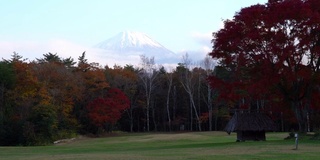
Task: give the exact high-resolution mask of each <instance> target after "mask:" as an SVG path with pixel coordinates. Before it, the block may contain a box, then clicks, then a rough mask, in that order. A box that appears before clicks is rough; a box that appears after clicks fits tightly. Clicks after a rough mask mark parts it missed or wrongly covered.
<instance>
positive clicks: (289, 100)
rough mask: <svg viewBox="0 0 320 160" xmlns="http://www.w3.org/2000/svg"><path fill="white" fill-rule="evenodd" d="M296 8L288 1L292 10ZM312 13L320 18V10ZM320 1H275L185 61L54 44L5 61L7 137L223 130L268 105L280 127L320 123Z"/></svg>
mask: <svg viewBox="0 0 320 160" xmlns="http://www.w3.org/2000/svg"><path fill="white" fill-rule="evenodd" d="M285 8H288V9H285ZM310 17H311V18H310ZM319 24H320V1H317V0H307V1H301V0H270V1H269V2H268V3H267V4H264V5H260V4H257V5H253V6H250V7H247V8H243V9H241V11H240V12H238V13H236V15H235V16H234V18H233V19H232V20H226V21H224V28H223V29H221V30H219V31H217V32H214V33H213V40H212V44H213V50H212V52H211V53H209V55H208V56H207V57H205V58H204V59H203V61H201V62H193V61H192V59H190V58H189V57H188V54H185V55H184V56H183V58H182V59H181V62H180V63H178V64H177V67H176V68H165V67H162V66H160V65H158V64H157V63H156V61H155V58H154V57H147V56H146V55H141V57H140V65H139V66H132V65H130V64H127V65H126V66H117V65H114V66H112V67H110V66H108V65H106V66H101V65H100V64H98V63H96V62H89V61H88V60H87V59H86V52H83V53H82V54H80V55H79V58H78V59H77V60H74V59H73V58H71V57H69V58H65V57H60V56H59V55H58V53H55V54H53V53H50V52H48V53H45V54H43V57H39V58H37V59H36V60H32V61H27V59H24V58H23V57H22V56H21V55H19V54H18V53H16V52H14V53H13V55H12V57H11V59H2V60H1V61H0V145H45V144H50V143H52V142H53V141H54V140H58V139H63V138H68V137H74V136H75V135H77V134H86V135H89V134H90V135H99V134H102V133H106V132H112V131H124V132H176V131H213V130H223V129H224V127H225V125H226V123H227V122H228V121H229V120H230V118H231V117H232V115H233V114H234V113H235V112H237V111H239V110H247V111H255V112H264V113H266V114H267V115H268V116H270V117H271V118H272V120H273V121H274V122H275V124H276V131H300V132H309V131H318V130H319V128H320V126H319V124H320V112H319V111H320V107H319V103H320V101H319V96H320V90H319V87H320V34H319V33H320V25H319Z"/></svg>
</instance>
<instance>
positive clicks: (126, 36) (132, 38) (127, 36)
mask: <svg viewBox="0 0 320 160" xmlns="http://www.w3.org/2000/svg"><path fill="white" fill-rule="evenodd" d="M120 35H121V37H122V38H121V45H122V46H123V47H129V46H136V47H138V46H143V45H149V46H154V47H162V46H161V44H159V43H158V42H156V41H154V40H152V39H151V38H150V37H148V36H147V35H146V34H144V33H140V32H130V31H124V32H121V33H120Z"/></svg>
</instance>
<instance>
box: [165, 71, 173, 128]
mask: <svg viewBox="0 0 320 160" xmlns="http://www.w3.org/2000/svg"><path fill="white" fill-rule="evenodd" d="M172 76H173V72H172V70H170V72H167V73H166V77H167V80H168V92H167V102H166V105H167V116H168V122H169V131H171V117H170V94H171V88H172V81H173V78H172Z"/></svg>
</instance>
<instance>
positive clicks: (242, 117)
mask: <svg viewBox="0 0 320 160" xmlns="http://www.w3.org/2000/svg"><path fill="white" fill-rule="evenodd" d="M224 130H225V131H226V132H228V133H229V134H230V133H231V132H235V131H274V130H275V124H274V123H273V121H272V119H271V118H270V117H268V116H267V115H266V114H264V113H239V112H236V113H235V114H234V115H233V117H232V118H231V119H230V121H229V122H228V124H227V126H226V127H225V129H224Z"/></svg>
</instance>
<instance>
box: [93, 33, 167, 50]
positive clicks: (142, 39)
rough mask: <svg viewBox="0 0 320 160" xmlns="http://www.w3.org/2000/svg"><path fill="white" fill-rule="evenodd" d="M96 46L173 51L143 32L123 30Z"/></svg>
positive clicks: (102, 47) (106, 48) (110, 48)
mask: <svg viewBox="0 0 320 160" xmlns="http://www.w3.org/2000/svg"><path fill="white" fill-rule="evenodd" d="M95 47H96V48H100V49H104V50H109V51H116V52H122V53H124V52H153V53H155V52H163V53H173V52H172V51H170V50H168V49H166V48H165V47H163V46H162V45H161V44H160V43H158V42H156V41H155V40H153V39H151V38H150V37H149V36H147V35H146V34H144V33H141V32H133V31H124V32H120V33H118V34H117V35H115V36H114V37H112V38H110V39H108V40H106V41H103V42H101V43H99V44H97V45H96V46H95Z"/></svg>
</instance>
